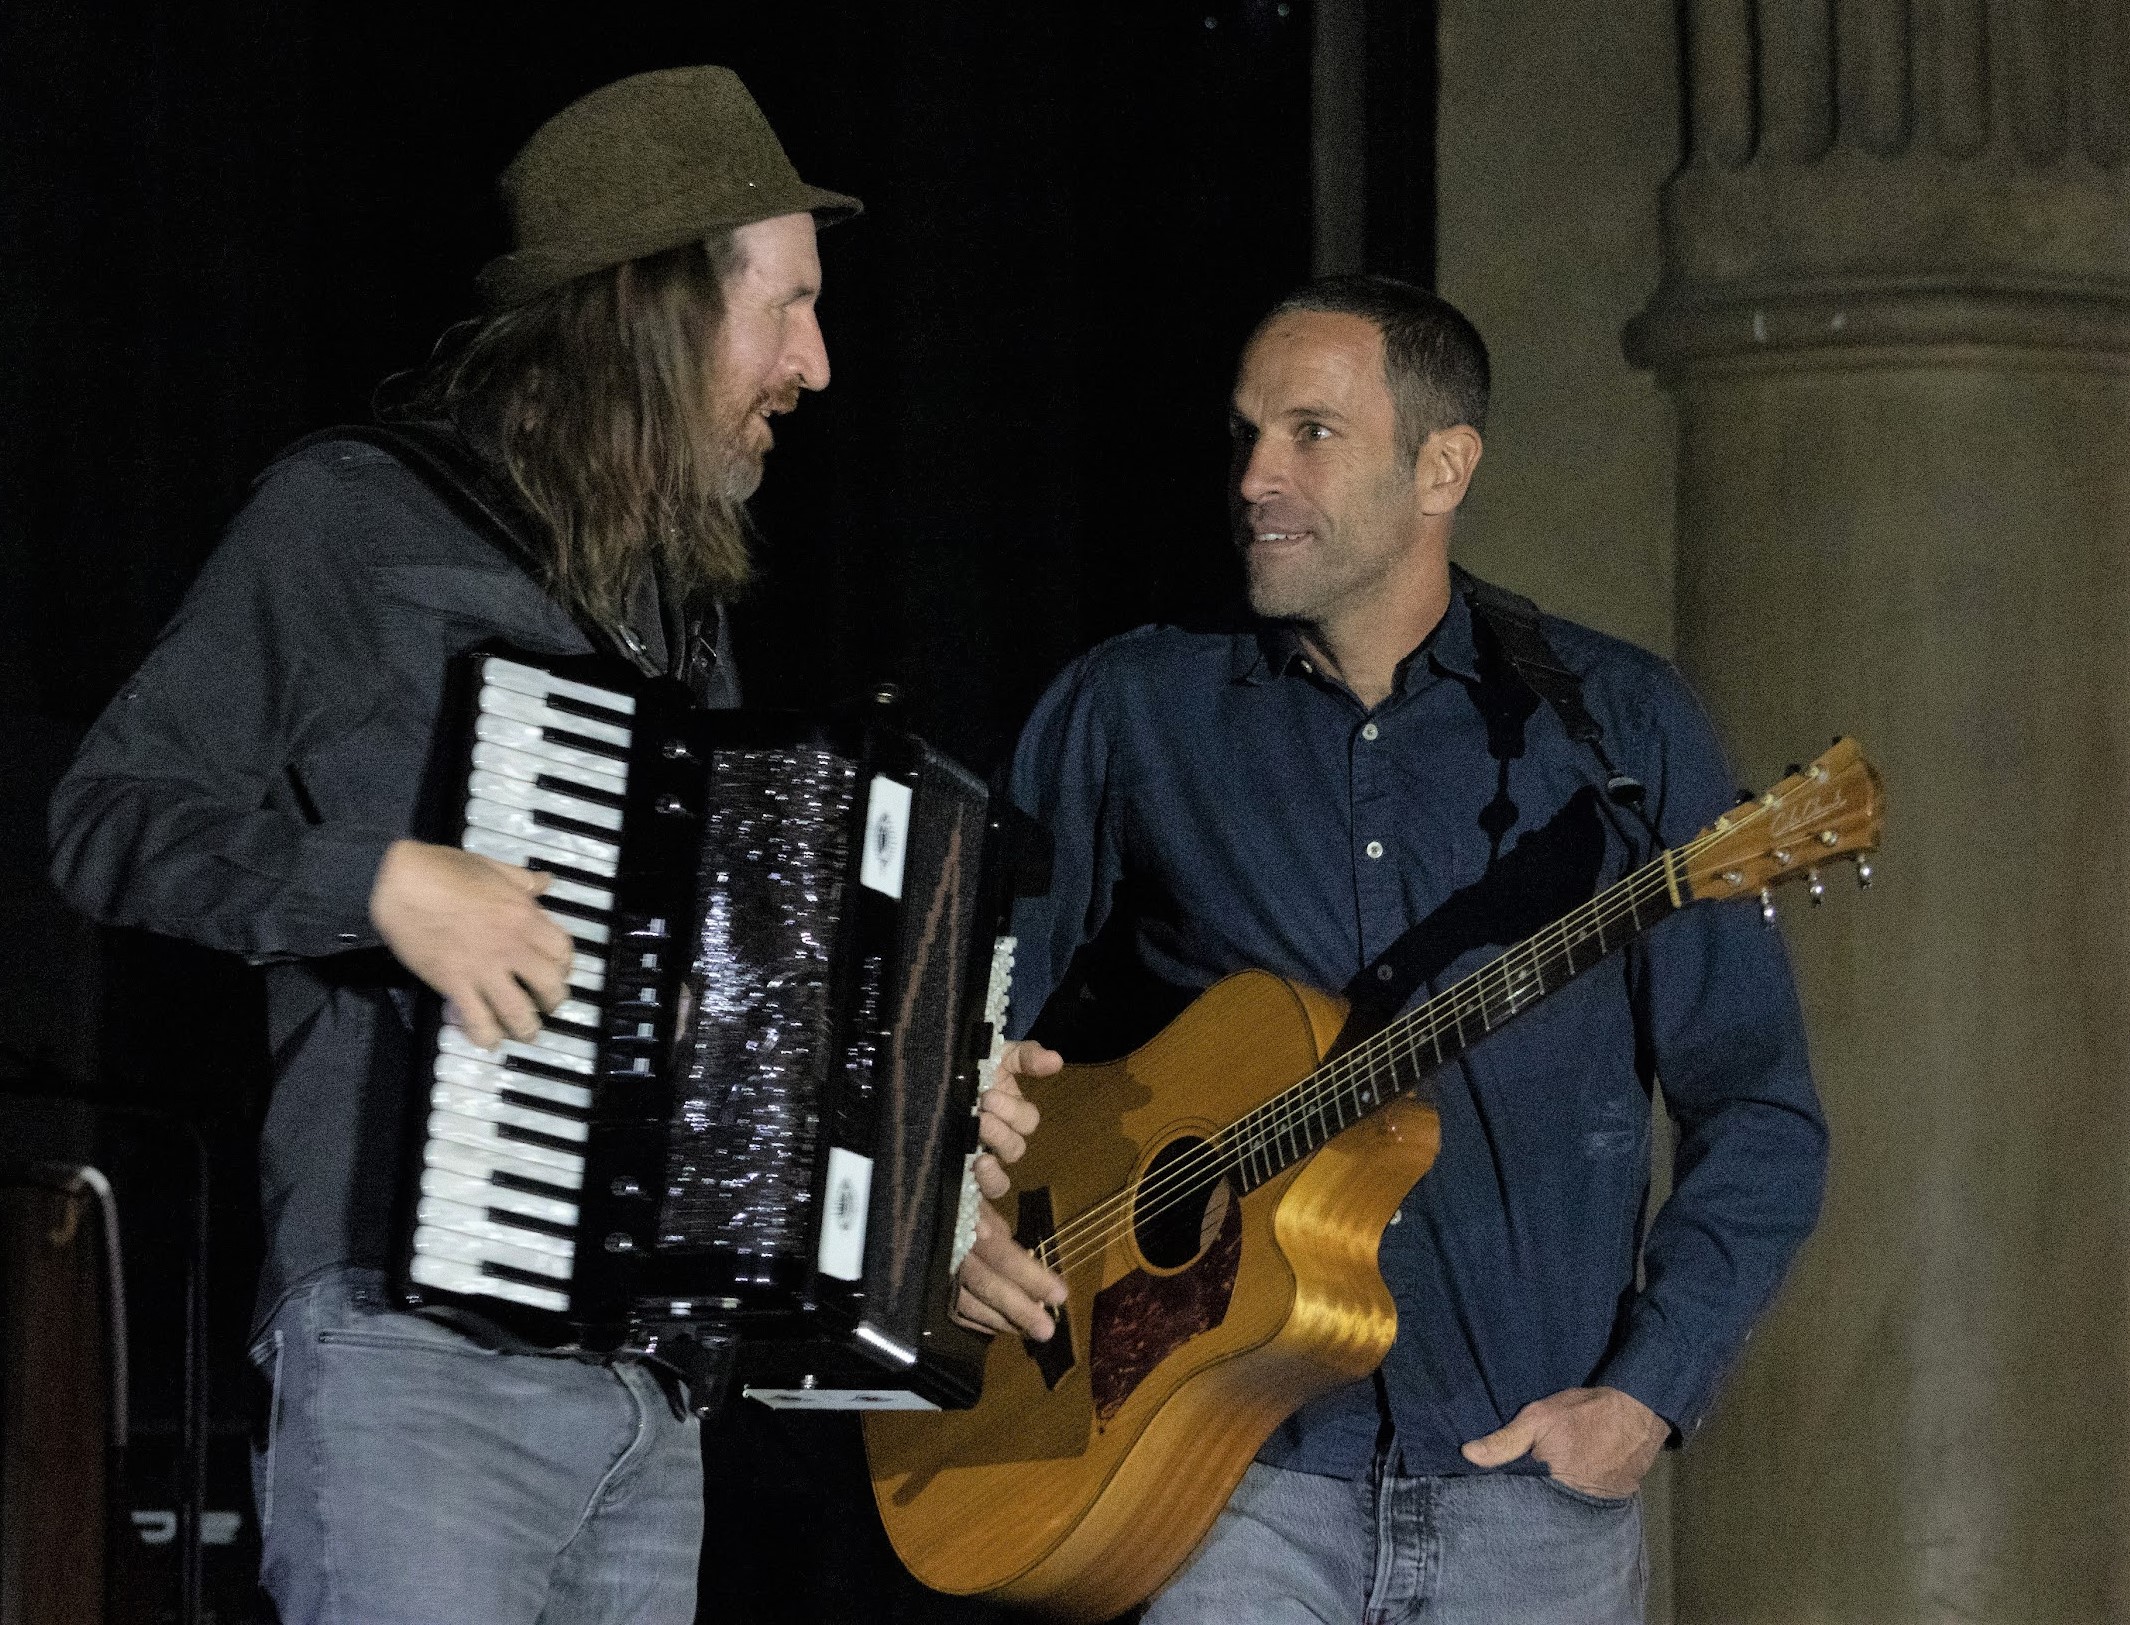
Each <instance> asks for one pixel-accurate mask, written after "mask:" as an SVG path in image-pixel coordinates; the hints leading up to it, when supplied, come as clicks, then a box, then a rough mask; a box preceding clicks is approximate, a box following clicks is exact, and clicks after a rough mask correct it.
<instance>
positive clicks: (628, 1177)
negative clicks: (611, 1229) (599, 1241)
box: [607, 1174, 643, 1240]
mask: <svg viewBox="0 0 2130 1625" xmlns="http://www.w3.org/2000/svg"><path fill="white" fill-rule="evenodd" d="M607 1189H608V1190H610V1191H612V1192H613V1193H614V1194H615V1195H616V1196H618V1197H620V1198H621V1199H622V1200H623V1201H629V1200H631V1199H633V1198H635V1197H638V1196H641V1195H643V1186H641V1185H640V1184H638V1183H637V1182H636V1178H635V1176H634V1175H633V1174H616V1175H615V1176H614V1182H613V1183H612V1184H611V1185H609V1186H607ZM609 1239H610V1240H611V1238H609ZM623 1239H624V1240H625V1239H627V1238H625V1237H624V1238H623Z"/></svg>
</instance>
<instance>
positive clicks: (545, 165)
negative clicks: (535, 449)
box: [476, 67, 862, 308]
mask: <svg viewBox="0 0 2130 1625" xmlns="http://www.w3.org/2000/svg"><path fill="white" fill-rule="evenodd" d="M500 186H501V191H502V194H503V207H504V211H505V212H506V213H507V214H508V216H509V219H510V240H511V250H510V252H509V253H507V254H502V255H498V256H497V257H496V258H495V259H492V260H490V261H489V262H488V264H487V265H485V266H483V267H482V269H481V274H480V276H479V278H478V279H477V283H476V285H477V286H478V287H479V289H480V291H481V297H482V298H483V299H484V300H485V301H486V302H487V304H488V305H489V306H490V307H491V308H496V307H501V306H504V305H514V304H517V303H518V302H519V301H521V300H524V299H529V298H531V297H532V296H533V295H534V294H538V293H544V292H546V291H547V290H548V289H550V288H555V287H559V286H561V284H563V283H565V282H567V281H569V280H570V279H571V278H573V277H580V276H583V275H585V274H586V273H588V272H591V271H601V270H604V269H606V267H608V266H610V265H619V264H620V263H621V262H622V261H623V260H633V259H640V258H641V257H642V256H644V255H646V254H656V253H659V252H661V251H662V250H664V249H668V248H677V247H679V246H680V245H681V244H682V243H685V242H690V241H693V240H695V239H698V238H703V237H708V236H710V235H711V234H712V233H715V232H719V231H727V230H730V229H731V228H733V227H735V226H745V225H751V224H752V223H753V222H755V221H757V220H768V219H771V218H773V217H774V216H776V215H780V214H811V215H812V216H813V217H814V218H815V219H816V220H818V221H819V222H821V223H822V224H823V225H827V224H829V223H831V222H833V221H837V220H847V219H849V218H850V217H851V216H852V215H854V214H856V213H857V212H858V211H859V209H860V208H861V207H862V205H861V204H860V203H859V202H858V200H857V199H856V198H854V197H845V196H844V195H843V194H842V193H841V192H824V191H822V190H821V188H819V187H818V186H808V185H807V184H806V183H805V182H804V181H802V180H800V179H799V176H798V172H797V171H796V170H794V169H793V168H792V167H791V160H790V159H789V158H787V157H785V156H784V149H783V147H782V146H780V145H779V144H778V143H777V137H776V132H775V131H774V130H772V129H770V127H769V121H768V120H767V119H766V118H764V117H763V116H762V110H761V109H760V108H759V107H757V106H755V104H754V98H753V97H752V96H750V95H748V94H747V87H746V86H745V85H743V84H741V83H740V78H739V75H738V74H736V73H734V72H733V71H732V70H731V69H730V68H717V67H698V68H663V69H660V70H659V71H658V72H656V73H639V74H637V75H635V76H634V77H633V78H629V79H622V80H617V81H616V82H615V83H613V84H611V85H605V86H602V87H601V88H600V89H598V90H595V91H593V92H592V93H591V94H590V95H588V96H583V97H580V98H579V99H578V100H576V101H574V102H571V103H570V104H569V106H567V107H565V108H563V109H562V111H561V112H559V113H557V114H556V115H555V116H554V117H553V118H551V119H549V120H548V121H547V122H546V123H545V124H543V125H541V126H540V128H539V129H538V130H536V131H534V132H533V137H532V139H531V140H530V141H528V142H526V143H525V145H524V147H523V148H522V149H521V150H520V151H519V153H518V155H517V157H515V158H513V159H512V160H511V162H510V167H509V168H508V169H506V170H504V171H503V177H502V181H501V183H500Z"/></svg>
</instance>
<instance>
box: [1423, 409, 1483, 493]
mask: <svg viewBox="0 0 2130 1625" xmlns="http://www.w3.org/2000/svg"><path fill="white" fill-rule="evenodd" d="M1485 449H1486V447H1485V445H1484V443H1483V442H1482V441H1481V440H1480V438H1479V431H1478V430H1477V429H1475V428H1473V427H1472V426H1471V425H1470V424H1469V423H1453V424H1451V425H1450V426H1449V427H1448V428H1447V429H1437V430H1436V431H1435V432H1434V433H1433V434H1431V435H1429V436H1428V437H1427V439H1426V440H1425V441H1423V442H1422V443H1421V446H1420V455H1419V456H1418V457H1417V458H1415V459H1414V463H1413V479H1414V481H1415V482H1416V483H1417V484H1418V485H1419V487H1420V511H1421V512H1422V513H1426V514H1446V513H1453V512H1455V511H1456V508H1457V505H1458V504H1459V503H1460V502H1462V501H1463V500H1464V493H1465V492H1466V491H1467V490H1468V489H1470V487H1471V484H1472V472H1473V470H1474V469H1476V468H1478V467H1479V457H1480V453H1481V452H1483V451H1484V450H1485Z"/></svg>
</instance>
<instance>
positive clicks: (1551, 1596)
mask: <svg viewBox="0 0 2130 1625" xmlns="http://www.w3.org/2000/svg"><path fill="white" fill-rule="evenodd" d="M1647 1581H1648V1573H1647V1567H1646V1565H1645V1562H1644V1559H1643V1554H1642V1501H1641V1497H1640V1496H1629V1497H1628V1498H1627V1499H1625V1500H1620V1501H1609V1500H1601V1499H1599V1498H1597V1497H1595V1496H1590V1495H1584V1494H1583V1493H1582V1492H1581V1491H1579V1490H1571V1489H1568V1488H1567V1487H1566V1486H1564V1485H1561V1484H1557V1483H1555V1482H1554V1481H1553V1480H1551V1479H1547V1478H1537V1477H1529V1476H1519V1475H1514V1474H1501V1473H1497V1474H1492V1475H1487V1476H1479V1477H1471V1478H1398V1477H1392V1476H1387V1475H1386V1476H1384V1477H1383V1478H1381V1479H1380V1480H1379V1481H1378V1482H1377V1483H1371V1482H1370V1481H1369V1480H1367V1479H1345V1478H1322V1477H1319V1476H1317V1475H1316V1474H1314V1473H1296V1472H1289V1471H1287V1470H1285V1469H1283V1468H1278V1467H1267V1466H1264V1465H1263V1464H1261V1463H1260V1464H1254V1465H1252V1467H1251V1468H1250V1470H1249V1472H1248V1473H1246V1474H1245V1475H1244V1476H1243V1481H1242V1483H1241V1484H1240V1485H1238V1486H1237V1487H1236V1490H1235V1494H1234V1495H1233V1496H1232V1497H1231V1498H1230V1499H1229V1501H1228V1505H1227V1509H1226V1510H1225V1511H1223V1512H1222V1513H1221V1515H1220V1517H1219V1519H1218V1521H1216V1522H1215V1523H1214V1525H1213V1528H1212V1531H1211V1533H1209V1534H1208V1535H1207V1536H1206V1538H1205V1543H1204V1544H1203V1545H1202V1546H1200V1547H1199V1548H1198V1551H1197V1553H1196V1555H1194V1556H1193V1557H1192V1559H1191V1561H1190V1563H1189V1564H1188V1565H1186V1566H1185V1568H1184V1569H1183V1570H1182V1572H1181V1573H1179V1574H1178V1575H1177V1576H1176V1578H1175V1579H1174V1580H1173V1581H1171V1582H1170V1583H1169V1585H1168V1587H1167V1589H1166V1590H1164V1591H1162V1592H1161V1594H1160V1595H1159V1596H1157V1597H1156V1598H1155V1599H1154V1600H1153V1602H1152V1603H1151V1604H1150V1605H1149V1606H1148V1608H1147V1611H1146V1614H1145V1617H1144V1621H1143V1625H1241V1622H1243V1621H1248V1622H1249V1625H1289V1622H1294V1625H1300V1622H1302V1621H1312V1622H1314V1621H1323V1622H1327V1625H1328V1622H1334V1621H1335V1622H1337V1625H1394V1622H1396V1621H1402V1620H1416V1621H1421V1622H1424V1625H1641V1621H1642V1607H1643V1596H1644V1593H1645V1591H1646V1589H1647Z"/></svg>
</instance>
